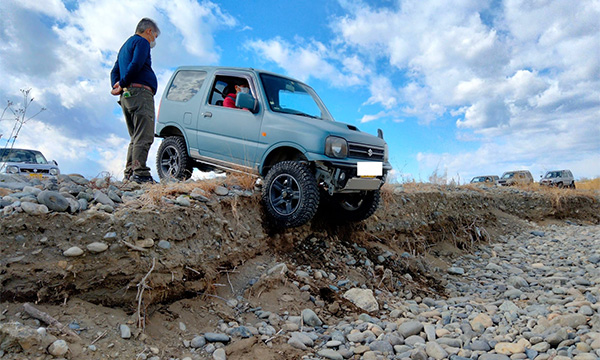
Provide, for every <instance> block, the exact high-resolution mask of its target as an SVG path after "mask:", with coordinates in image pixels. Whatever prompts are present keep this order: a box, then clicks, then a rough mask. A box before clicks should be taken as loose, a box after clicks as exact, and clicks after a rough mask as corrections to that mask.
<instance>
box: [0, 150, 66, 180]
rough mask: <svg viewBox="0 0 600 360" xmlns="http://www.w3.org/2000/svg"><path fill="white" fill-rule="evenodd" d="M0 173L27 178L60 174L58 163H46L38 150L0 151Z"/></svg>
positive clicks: (52, 161)
mask: <svg viewBox="0 0 600 360" xmlns="http://www.w3.org/2000/svg"><path fill="white" fill-rule="evenodd" d="M0 173H2V174H15V175H25V176H29V177H37V178H43V177H50V176H56V175H58V174H60V170H59V169H58V163H57V162H56V161H55V160H51V161H48V160H46V158H45V157H44V155H43V154H42V153H41V152H39V151H38V150H30V149H6V148H5V149H0Z"/></svg>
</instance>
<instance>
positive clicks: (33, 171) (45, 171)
mask: <svg viewBox="0 0 600 360" xmlns="http://www.w3.org/2000/svg"><path fill="white" fill-rule="evenodd" d="M21 172H22V173H24V174H48V173H49V172H50V170H48V169H27V168H21Z"/></svg>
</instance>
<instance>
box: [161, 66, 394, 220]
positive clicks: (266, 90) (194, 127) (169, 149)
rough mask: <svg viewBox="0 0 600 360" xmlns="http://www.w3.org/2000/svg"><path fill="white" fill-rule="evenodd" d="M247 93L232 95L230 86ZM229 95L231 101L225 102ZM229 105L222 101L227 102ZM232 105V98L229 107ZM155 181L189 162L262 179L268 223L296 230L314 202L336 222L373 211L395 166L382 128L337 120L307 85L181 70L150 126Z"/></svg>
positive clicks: (224, 71)
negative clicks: (157, 141) (156, 140)
mask: <svg viewBox="0 0 600 360" xmlns="http://www.w3.org/2000/svg"><path fill="white" fill-rule="evenodd" d="M235 85H238V87H239V86H242V87H248V88H249V92H247V93H243V92H239V93H237V94H236V90H235V88H236V86H235ZM227 98H229V100H227ZM233 99H234V100H235V107H227V106H224V105H229V104H231V106H233ZM228 102H229V104H228ZM156 136H157V137H161V138H163V141H162V143H161V145H160V147H159V149H158V153H157V159H156V163H157V170H158V175H159V177H160V178H161V180H162V179H166V178H176V179H182V180H183V179H187V178H189V177H190V176H191V173H192V170H193V168H198V169H200V170H203V171H206V170H212V169H215V168H218V169H224V170H229V171H238V172H239V171H242V172H247V173H252V174H256V175H257V176H261V177H263V178H264V184H263V190H262V200H263V202H264V205H265V208H266V212H267V214H268V216H269V218H271V220H273V222H274V224H275V225H277V226H280V227H294V226H300V225H302V224H304V223H306V222H308V221H309V220H310V219H311V218H312V217H313V216H314V215H315V213H316V211H317V208H318V207H319V206H325V207H327V211H325V212H324V213H326V214H328V215H331V216H332V217H334V218H335V219H337V220H342V221H360V220H363V219H366V218H367V217H369V216H371V215H372V214H373V213H374V212H375V210H376V209H377V207H378V205H379V201H380V194H379V190H380V188H381V186H382V185H383V183H384V182H385V177H386V175H387V173H388V172H389V171H390V170H391V169H392V166H391V165H390V163H389V161H388V148H387V144H386V142H385V141H384V140H383V133H382V131H381V130H379V131H378V136H373V135H370V134H367V133H364V132H361V131H360V130H358V129H357V128H356V127H355V126H353V125H349V124H344V123H340V122H336V121H334V119H333V117H332V116H331V114H330V113H329V111H328V110H327V108H326V107H325V105H324V104H323V102H322V101H321V99H320V98H319V97H318V96H317V94H316V93H315V91H314V90H313V89H312V88H311V87H309V86H308V85H306V84H304V83H302V82H300V81H297V80H294V79H291V78H288V77H285V76H281V75H277V74H274V73H270V72H266V71H260V70H255V69H250V68H228V67H209V66H186V67H180V68H178V69H177V70H176V71H175V72H174V74H173V76H172V77H171V79H170V80H169V82H168V84H167V87H166V90H165V92H164V94H163V97H162V100H161V104H160V108H159V115H158V120H157V124H156Z"/></svg>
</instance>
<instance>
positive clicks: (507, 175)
mask: <svg viewBox="0 0 600 360" xmlns="http://www.w3.org/2000/svg"><path fill="white" fill-rule="evenodd" d="M513 176H515V173H506V174H504V175H502V178H503V179H510V178H512V177H513Z"/></svg>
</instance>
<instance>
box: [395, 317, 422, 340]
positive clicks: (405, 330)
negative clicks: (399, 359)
mask: <svg viewBox="0 0 600 360" xmlns="http://www.w3.org/2000/svg"><path fill="white" fill-rule="evenodd" d="M421 330H423V324H421V323H420V322H418V321H407V322H404V323H402V324H400V325H399V326H398V333H400V335H402V336H403V337H404V338H407V337H409V336H412V335H417V334H419V333H420V332H421Z"/></svg>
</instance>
